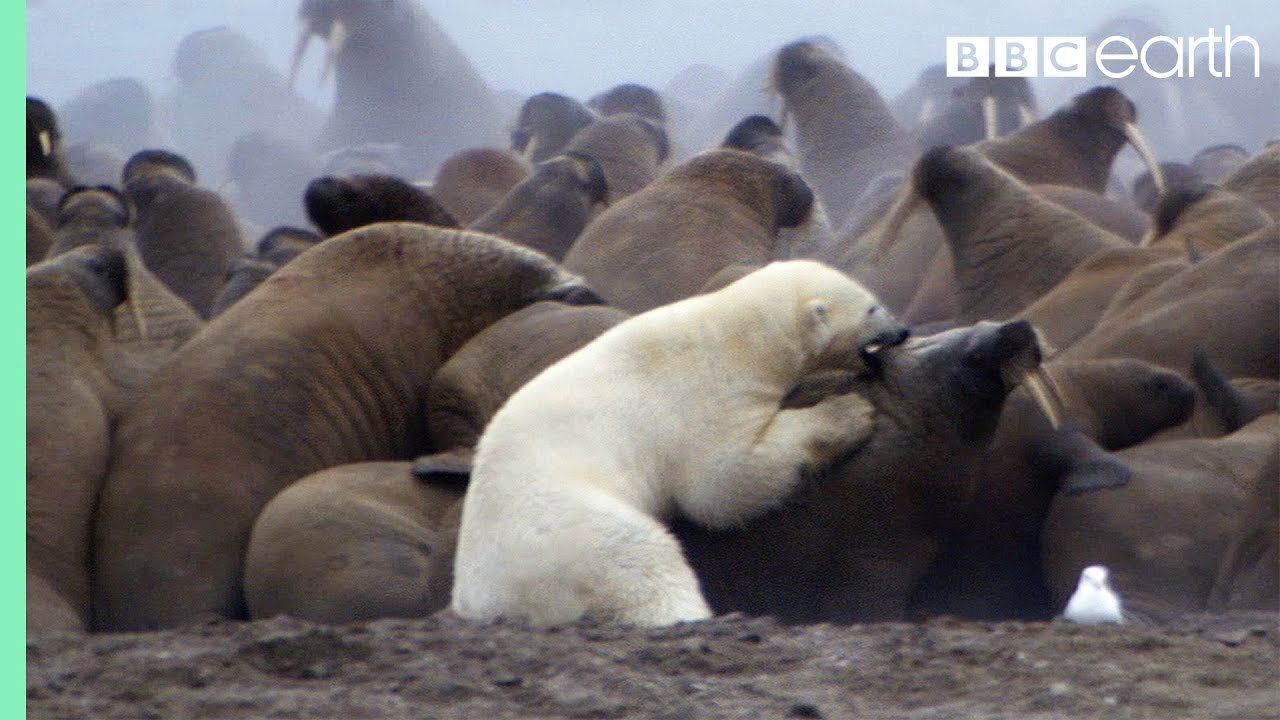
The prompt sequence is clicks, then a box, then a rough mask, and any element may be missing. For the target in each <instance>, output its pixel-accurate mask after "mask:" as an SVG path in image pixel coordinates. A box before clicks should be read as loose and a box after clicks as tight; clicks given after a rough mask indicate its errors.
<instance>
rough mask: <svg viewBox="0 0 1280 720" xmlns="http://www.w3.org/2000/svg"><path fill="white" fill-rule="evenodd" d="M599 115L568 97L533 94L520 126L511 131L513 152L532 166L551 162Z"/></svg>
mask: <svg viewBox="0 0 1280 720" xmlns="http://www.w3.org/2000/svg"><path fill="white" fill-rule="evenodd" d="M597 117H598V116H597V115H596V114H595V113H594V112H592V111H591V110H590V109H589V108H587V106H585V105H583V104H582V103H580V102H578V101H577V100H574V99H573V98H571V97H569V96H568V95H561V94H560V93H551V92H544V93H538V94H537V95H531V96H529V98H528V99H526V100H525V101H524V103H523V104H522V105H521V106H520V115H519V117H517V118H516V127H515V129H514V130H512V131H511V149H512V150H515V151H516V152H518V153H520V155H521V157H523V158H524V159H525V160H528V161H529V162H531V163H539V162H542V161H543V160H549V159H550V158H552V157H555V156H556V155H559V154H560V153H561V152H563V151H564V149H565V146H567V145H568V144H569V141H570V140H572V139H573V136H574V135H576V134H577V133H578V131H579V130H581V129H582V128H584V127H586V126H588V125H590V124H591V123H593V122H595V121H596V119H597Z"/></svg>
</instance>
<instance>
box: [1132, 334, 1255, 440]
mask: <svg viewBox="0 0 1280 720" xmlns="http://www.w3.org/2000/svg"><path fill="white" fill-rule="evenodd" d="M1191 378H1192V379H1193V380H1194V381H1195V384H1196V406H1195V410H1194V411H1193V412H1192V413H1191V417H1189V418H1187V421H1186V422H1184V423H1182V424H1180V425H1178V426H1176V427H1172V428H1168V429H1166V430H1163V431H1161V432H1159V433H1157V434H1156V435H1155V436H1153V437H1152V440H1153V441H1164V440H1178V439H1182V438H1196V437H1199V438H1215V437H1222V436H1223V435H1228V434H1230V433H1233V432H1235V431H1236V430H1239V429H1240V428H1241V427H1243V426H1245V425H1247V424H1248V423H1249V422H1251V421H1253V420H1254V419H1256V418H1258V417H1261V416H1262V415H1265V414H1267V413H1269V412H1274V411H1275V410H1276V408H1280V380H1276V379H1273V378H1257V377H1234V378H1227V377H1226V376H1224V375H1223V374H1222V373H1221V372H1220V371H1219V370H1218V368H1217V367H1215V366H1214V365H1213V362H1212V361H1211V360H1209V354H1208V353H1207V352H1206V351H1204V350H1199V351H1197V352H1196V353H1195V356H1194V357H1193V358H1192V360H1191Z"/></svg>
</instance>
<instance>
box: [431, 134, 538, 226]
mask: <svg viewBox="0 0 1280 720" xmlns="http://www.w3.org/2000/svg"><path fill="white" fill-rule="evenodd" d="M534 162H537V161H534ZM532 171H533V168H532V167H530V165H529V162H527V161H526V160H525V159H524V158H522V157H520V156H518V155H516V154H515V153H514V152H512V151H510V150H499V149H498V148H468V149H467V150H463V151H461V152H459V153H455V154H454V155H452V156H450V157H449V159H448V160H445V161H444V164H443V165H441V166H440V169H439V170H437V171H436V176H435V178H434V179H433V180H432V181H431V195H432V197H434V198H435V199H436V200H437V201H439V202H440V204H441V205H443V206H444V207H445V209H446V210H448V211H449V214H450V215H452V216H453V217H454V219H455V220H457V222H458V225H459V226H462V227H465V226H467V225H470V224H472V223H473V222H475V221H476V220H477V219H478V218H479V217H480V216H481V215H484V214H485V213H487V212H489V211H490V210H492V209H493V208H494V207H495V206H496V205H497V204H498V203H499V202H500V201H501V200H502V198H503V197H505V196H506V194H507V193H509V192H511V188H513V187H515V186H516V185H518V184H519V183H520V181H521V180H524V179H525V178H527V177H529V173H531V172H532Z"/></svg>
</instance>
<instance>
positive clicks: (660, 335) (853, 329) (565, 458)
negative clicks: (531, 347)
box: [450, 260, 907, 626]
mask: <svg viewBox="0 0 1280 720" xmlns="http://www.w3.org/2000/svg"><path fill="white" fill-rule="evenodd" d="M906 336H907V331H906V329H905V328H904V327H902V326H901V325H899V324H898V323H897V321H896V320H894V319H893V318H892V316H890V315H889V314H888V313H886V312H884V310H883V308H881V307H880V306H879V304H878V302H877V301H876V299H875V297H874V296H872V295H871V294H870V293H868V292H867V291H866V290H865V289H863V288H862V286H860V285H858V284H857V283H856V282H854V281H853V280H851V279H849V278H848V277H847V276H845V275H843V274H841V273H840V272H838V271H836V270H833V269H831V268H828V267H825V266H823V265H821V264H819V263H816V262H812V261H801V260H797V261H787V262H778V263H772V264H770V265H768V266H766V267H764V268H763V269H761V270H758V271H756V272H754V273H752V274H750V275H748V276H746V277H744V278H742V279H741V280H739V281H737V282H735V283H733V284H731V285H729V286H728V287H725V288H724V289H722V290H719V291H717V292H714V293H710V294H707V295H700V296H697V297H693V298H688V299H686V300H683V301H680V302H676V303H672V304H669V305H665V306H662V307H658V308H655V309H653V310H650V311H648V312H646V313H643V314H640V315H636V316H634V317H631V318H628V319H627V320H624V321H622V322H621V323H619V324H618V325H615V326H614V327H613V328H611V329H610V330H608V331H606V332H605V333H604V334H602V335H600V336H599V337H598V338H596V339H595V340H593V341H592V342H590V343H588V344H587V345H586V346H584V347H583V348H582V349H580V350H578V351H577V352H575V353H573V354H571V355H569V356H567V357H565V358H564V359H563V360H561V361H560V362H558V363H556V364H555V365H552V366H551V367H550V368H548V369H547V370H545V371H543V372H542V373H540V374H539V375H537V376H536V377H535V378H534V379H533V380H531V381H529V382H528V383H527V384H525V385H524V386H523V387H521V388H520V390H518V391H516V393H515V395H513V396H512V397H511V399H509V400H508V401H507V402H506V403H505V404H504V405H503V406H502V408H501V409H500V410H498V412H497V414H495V415H494V417H493V419H492V420H491V421H490V422H489V424H488V426H487V427H486V428H485V431H484V434H483V435H481V437H480V441H479V443H478V444H477V446H476V454H475V463H474V467H473V469H472V473H471V483H470V485H469V486H468V489H467V494H466V497H465V498H464V500H463V506H462V520H461V526H460V528H459V533H458V549H457V555H456V557H455V562H454V585H453V596H452V600H451V603H450V607H451V609H452V610H453V611H454V612H456V613H457V614H459V615H461V616H463V617H466V618H471V619H475V620H481V621H492V620H495V619H497V618H504V617H505V618H508V619H512V620H516V619H525V620H528V621H529V622H531V623H533V624H535V625H539V626H552V625H558V624H562V623H567V622H573V621H575V620H578V619H581V618H584V617H585V618H590V619H594V620H597V621H601V622H607V623H622V624H637V625H669V624H673V623H676V622H681V621H692V620H701V619H705V618H708V617H709V616H710V609H709V607H708V606H707V604H706V601H705V600H704V599H703V597H702V593H701V591H700V590H699V587H698V581H697V579H696V578H695V577H694V575H693V572H692V570H691V569H690V567H689V566H688V564H687V562H686V561H685V560H684V558H683V557H682V553H681V549H680V544H679V543H678V542H677V541H676V539H675V538H674V537H673V536H672V535H671V534H670V532H669V531H668V530H667V528H666V527H665V523H666V522H667V521H669V520H670V518H671V517H672V516H673V515H674V514H675V513H677V512H682V513H684V514H686V515H687V516H688V517H690V518H692V519H693V520H694V521H695V522H700V523H703V524H705V525H707V526H709V527H713V528H721V529H723V528H730V527H734V526H737V525H740V524H741V523H743V522H745V521H747V520H749V519H751V518H752V517H754V516H756V515H760V514H762V513H764V512H765V511H767V510H768V509H770V508H771V507H773V506H775V505H777V504H779V503H780V501H781V500H782V499H783V498H784V497H786V496H787V495H788V494H789V493H790V492H791V491H792V490H794V489H795V488H796V487H797V486H798V485H800V484H801V478H802V477H803V476H804V473H805V472H807V471H809V470H812V469H816V468H819V467H822V466H823V465H825V464H826V463H828V462H830V461H831V460H833V459H835V458H838V457H841V456H843V455H844V454H846V453H848V452H851V451H853V450H854V449H856V448H857V447H859V446H860V445H861V444H862V442H863V441H864V440H865V438H866V437H867V435H868V434H869V433H870V432H871V428H872V426H873V425H874V424H875V421H874V419H873V416H872V415H870V414H869V413H867V412H866V411H867V410H868V409H869V404H868V403H867V401H866V400H864V399H863V398H862V397H861V396H859V395H858V394H856V393H846V394H834V395H831V396H829V397H826V398H823V399H821V400H819V401H818V402H815V403H813V404H811V405H809V406H806V407H796V408H784V400H785V398H786V396H787V395H788V394H789V392H790V391H791V389H792V388H793V387H794V386H795V385H796V384H797V383H798V382H799V381H800V380H801V378H802V377H804V376H805V375H807V374H809V373H813V372H817V371H820V370H827V369H830V370H847V371H848V372H850V373H853V374H859V373H862V372H864V371H865V372H872V371H871V370H869V369H868V368H869V367H871V366H873V365H875V364H876V362H877V359H876V358H877V357H878V355H879V354H880V353H881V352H882V351H890V349H891V347H892V346H894V345H897V344H900V343H901V342H902V341H903V340H904V339H905V338H906Z"/></svg>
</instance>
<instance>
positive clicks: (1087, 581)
mask: <svg viewBox="0 0 1280 720" xmlns="http://www.w3.org/2000/svg"><path fill="white" fill-rule="evenodd" d="M1109 575H1110V572H1108V570H1107V568H1106V567H1104V566H1102V565H1090V566H1089V567H1087V568H1085V569H1084V570H1083V571H1082V572H1081V573H1080V583H1079V584H1078V585H1077V586H1076V591H1075V592H1074V593H1072V594H1071V599H1070V600H1068V601H1067V609H1066V610H1064V611H1063V612H1062V616H1063V617H1064V618H1066V619H1067V620H1070V621H1072V622H1077V623H1084V624H1099V623H1123V622H1124V612H1123V610H1122V608H1121V607H1120V596H1119V595H1117V594H1116V593H1115V591H1114V590H1112V589H1111V585H1110V583H1109V582H1107V577H1108V576H1109Z"/></svg>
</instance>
